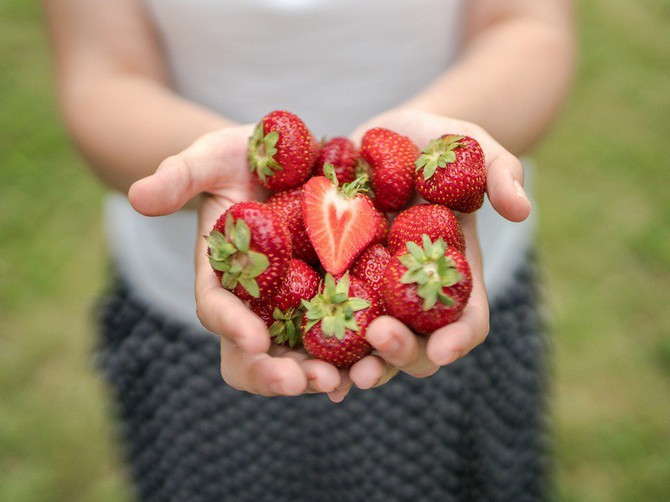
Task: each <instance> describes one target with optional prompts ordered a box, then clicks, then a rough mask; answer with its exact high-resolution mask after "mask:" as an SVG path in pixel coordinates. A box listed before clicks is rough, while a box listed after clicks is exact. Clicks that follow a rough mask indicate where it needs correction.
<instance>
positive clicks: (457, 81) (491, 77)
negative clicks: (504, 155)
mask: <svg viewBox="0 0 670 502" xmlns="http://www.w3.org/2000/svg"><path fill="white" fill-rule="evenodd" d="M572 66H573V40H572V35H571V30H570V29H566V27H565V26H558V27H556V26H548V25H547V24H546V23H545V22H543V21H542V20H538V19H534V18H512V19H509V20H503V21H500V22H498V23H496V24H495V25H493V26H490V27H488V28H487V29H486V30H483V31H481V32H480V33H478V34H476V35H475V36H473V37H472V39H470V40H469V41H468V43H467V44H466V47H465V48H464V52H463V54H462V56H461V58H460V60H459V62H458V63H457V64H456V65H455V66H454V67H453V68H451V69H450V70H449V71H447V72H445V73H444V74H443V75H441V76H440V77H439V78H438V79H437V80H436V81H434V82H433V83H432V84H431V85H430V86H428V87H427V88H426V89H424V90H423V91H422V92H421V93H419V94H418V95H417V96H415V97H414V98H413V99H411V100H410V101H409V102H408V103H407V104H406V105H407V106H410V107H413V108H419V109H422V110H425V111H430V112H434V113H438V114H440V115H445V116H450V117H454V118H459V119H463V120H468V121H471V122H475V123H477V124H479V125H480V126H482V127H484V128H485V129H487V130H488V132H489V133H491V135H492V136H493V137H495V138H496V139H497V140H498V141H499V142H500V143H502V144H503V145H504V146H505V147H506V148H508V149H509V150H510V151H512V152H513V153H516V154H520V153H523V152H525V151H527V150H528V149H529V148H530V147H531V146H532V145H533V144H534V143H535V142H536V141H537V140H538V139H539V138H540V137H541V136H542V134H543V133H544V132H545V131H546V130H547V129H548V127H549V125H550V124H551V122H552V121H553V119H554V118H555V116H556V114H557V113H558V110H559V108H560V104H561V102H562V101H563V99H564V97H565V94H566V91H567V89H568V86H569V81H570V77H571V73H572Z"/></svg>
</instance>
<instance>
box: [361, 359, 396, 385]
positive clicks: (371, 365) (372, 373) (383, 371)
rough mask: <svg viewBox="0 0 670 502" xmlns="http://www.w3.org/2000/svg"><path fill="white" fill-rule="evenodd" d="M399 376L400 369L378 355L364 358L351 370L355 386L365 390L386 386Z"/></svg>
mask: <svg viewBox="0 0 670 502" xmlns="http://www.w3.org/2000/svg"><path fill="white" fill-rule="evenodd" d="M397 374H398V368H396V367H394V366H392V365H390V364H389V363H388V362H386V361H385V360H384V359H383V358H381V357H379V356H377V355H370V356H367V357H364V358H363V359H361V360H360V361H358V362H356V363H355V364H354V365H353V366H352V367H351V369H350V370H349V375H350V377H351V381H352V382H353V384H354V385H356V387H358V388H359V389H363V390H365V389H371V388H373V387H379V386H381V385H384V384H385V383H387V382H388V381H389V380H391V378H393V377H394V376H395V375H397Z"/></svg>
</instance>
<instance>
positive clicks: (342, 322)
mask: <svg viewBox="0 0 670 502" xmlns="http://www.w3.org/2000/svg"><path fill="white" fill-rule="evenodd" d="M349 284H350V280H349V273H348V272H347V273H346V274H344V275H343V276H342V278H341V279H340V280H339V281H338V282H337V284H336V283H335V279H334V278H333V276H332V275H330V274H326V278H325V284H324V288H323V293H320V294H318V295H316V296H315V297H314V298H312V299H311V300H310V301H306V300H303V301H302V304H303V306H304V307H305V310H306V312H305V317H307V323H306V324H305V332H307V331H309V330H310V329H312V327H313V326H314V325H316V324H317V323H319V322H320V323H321V331H322V332H323V334H324V335H325V336H334V337H336V338H337V339H338V340H344V335H345V333H346V330H347V329H348V330H351V331H360V328H359V326H358V323H357V322H356V319H354V312H358V311H359V310H364V309H366V308H368V307H369V306H370V302H368V301H367V300H364V299H363V298H350V297H349Z"/></svg>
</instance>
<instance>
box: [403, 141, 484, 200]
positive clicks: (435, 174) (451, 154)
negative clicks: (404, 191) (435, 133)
mask: <svg viewBox="0 0 670 502" xmlns="http://www.w3.org/2000/svg"><path fill="white" fill-rule="evenodd" d="M485 166H486V164H485V161H484V151H483V150H482V147H481V146H480V145H479V143H477V141H476V140H475V139H473V138H471V137H469V136H456V135H444V136H442V137H440V138H439V139H434V140H432V141H431V142H430V143H428V147H427V148H426V149H425V150H424V151H423V154H422V155H421V156H420V157H419V158H418V159H417V160H416V179H415V182H416V189H417V191H418V192H419V193H420V194H421V196H422V197H423V198H424V199H426V200H427V201H430V202H435V203H437V204H444V205H445V206H447V207H448V208H449V209H453V210H454V211H461V212H462V213H472V212H473V211H476V210H477V209H479V208H480V207H482V204H483V203H484V192H485V191H486V167H485Z"/></svg>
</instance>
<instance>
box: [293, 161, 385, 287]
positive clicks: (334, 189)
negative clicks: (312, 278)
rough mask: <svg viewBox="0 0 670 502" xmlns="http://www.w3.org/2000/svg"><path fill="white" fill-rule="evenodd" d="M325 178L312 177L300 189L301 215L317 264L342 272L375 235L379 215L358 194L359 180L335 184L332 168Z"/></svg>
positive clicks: (327, 269)
mask: <svg viewBox="0 0 670 502" xmlns="http://www.w3.org/2000/svg"><path fill="white" fill-rule="evenodd" d="M326 172H327V174H328V176H329V178H330V179H329V178H326V177H324V176H315V177H313V178H311V179H310V180H309V181H308V182H307V183H305V185H304V186H303V190H302V215H303V218H304V220H305V227H306V228H307V235H309V238H310V240H311V241H312V245H313V246H314V249H315V250H316V254H317V255H318V256H319V260H320V261H321V265H323V267H324V268H325V269H326V271H327V272H329V273H331V274H333V275H334V276H338V277H339V276H340V275H342V274H343V273H344V272H345V271H346V270H347V269H348V268H349V266H350V265H351V264H352V263H353V261H354V260H355V259H356V257H357V256H358V254H359V253H360V252H361V251H363V250H364V249H365V248H366V247H367V246H368V245H369V244H370V242H372V240H373V239H374V237H375V234H376V233H377V229H378V228H379V225H380V223H379V220H380V218H381V216H380V214H379V212H378V211H376V210H375V208H374V206H373V205H372V201H371V200H370V199H369V198H368V197H367V196H366V195H364V194H362V193H360V189H361V188H360V184H361V183H362V179H357V180H356V181H354V182H352V183H346V184H345V185H343V186H342V187H341V188H339V187H338V186H337V178H336V177H335V173H334V172H333V169H332V167H328V166H327V168H326Z"/></svg>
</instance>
